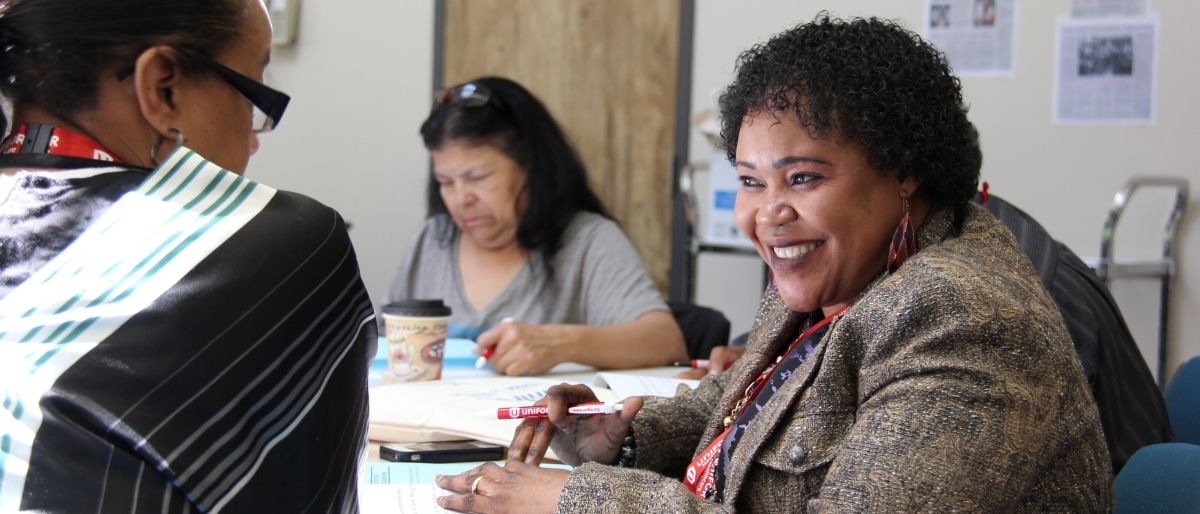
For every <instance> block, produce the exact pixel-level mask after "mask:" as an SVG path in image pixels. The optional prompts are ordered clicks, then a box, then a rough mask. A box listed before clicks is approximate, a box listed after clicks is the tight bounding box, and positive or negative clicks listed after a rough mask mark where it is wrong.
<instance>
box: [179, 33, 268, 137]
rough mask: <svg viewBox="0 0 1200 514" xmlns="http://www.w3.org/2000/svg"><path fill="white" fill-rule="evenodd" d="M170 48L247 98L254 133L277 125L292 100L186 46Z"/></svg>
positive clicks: (266, 130) (259, 132)
mask: <svg viewBox="0 0 1200 514" xmlns="http://www.w3.org/2000/svg"><path fill="white" fill-rule="evenodd" d="M172 48H174V49H175V50H176V51H178V52H179V53H181V54H184V55H186V56H187V57H188V58H189V59H192V60H194V61H197V62H199V63H200V64H203V65H205V66H208V68H209V69H211V70H212V71H213V72H215V73H216V74H217V75H218V76H220V77H221V78H222V79H225V82H227V83H229V85H230V86H231V87H233V89H235V90H237V92H238V93H241V94H242V96H244V97H246V99H247V100H250V103H252V104H254V107H255V109H254V116H253V118H252V119H251V125H250V128H251V130H253V131H254V132H255V133H256V134H261V133H263V132H270V131H272V130H274V129H275V127H278V126H279V120H280V119H282V118H283V111H284V110H286V109H287V106H288V102H290V101H291V100H292V97H290V96H288V95H287V94H286V93H284V92H282V91H279V90H276V89H272V88H271V87H269V86H267V85H266V84H263V83H261V82H259V81H257V80H254V79H252V78H250V77H247V76H245V75H242V74H241V73H238V72H236V71H234V70H232V69H230V68H229V67H227V66H225V65H224V64H221V63H219V62H217V61H215V60H213V59H212V58H210V57H208V56H206V55H204V54H201V53H200V52H196V51H194V50H188V49H186V48H179V47H172Z"/></svg>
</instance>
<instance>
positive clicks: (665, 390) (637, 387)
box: [594, 368, 700, 400]
mask: <svg viewBox="0 0 1200 514" xmlns="http://www.w3.org/2000/svg"><path fill="white" fill-rule="evenodd" d="M680 369H681V370H682V368H680ZM594 385H595V386H596V387H604V388H608V389H609V390H611V391H612V392H613V393H614V394H616V396H617V398H620V399H622V400H624V399H625V398H629V397H630V396H662V397H665V398H670V397H672V396H675V393H676V392H677V391H678V390H679V386H680V385H685V386H687V387H688V388H690V389H695V388H696V386H698V385H700V381H699V380H684V379H681V378H667V377H654V376H649V375H637V374H633V373H613V372H602V373H598V374H597V375H596V381H595V383H594Z"/></svg>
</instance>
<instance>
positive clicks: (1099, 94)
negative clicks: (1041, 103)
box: [1054, 14, 1159, 124]
mask: <svg viewBox="0 0 1200 514" xmlns="http://www.w3.org/2000/svg"><path fill="white" fill-rule="evenodd" d="M1158 25H1159V20H1158V15H1157V14H1152V15H1148V16H1142V17H1137V18H1097V19H1089V20H1078V19H1071V18H1066V17H1060V18H1059V19H1058V36H1057V39H1058V40H1057V42H1056V43H1055V50H1056V54H1057V55H1056V57H1055V60H1054V61H1055V66H1056V67H1057V69H1056V70H1055V74H1054V79H1055V86H1054V122H1055V123H1058V124H1104V123H1124V124H1135V123H1136V124H1152V123H1154V116H1155V105H1156V103H1157V98H1156V96H1157V92H1156V85H1155V82H1156V76H1157V74H1158V72H1157V68H1158Z"/></svg>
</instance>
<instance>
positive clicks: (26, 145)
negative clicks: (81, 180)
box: [0, 123, 123, 164]
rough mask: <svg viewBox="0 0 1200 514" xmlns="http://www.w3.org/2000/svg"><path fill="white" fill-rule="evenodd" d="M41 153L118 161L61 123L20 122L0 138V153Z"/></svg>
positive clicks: (105, 150) (109, 153) (96, 144)
mask: <svg viewBox="0 0 1200 514" xmlns="http://www.w3.org/2000/svg"><path fill="white" fill-rule="evenodd" d="M22 150H24V152H22ZM19 153H43V154H47V155H60V156H63V157H77V158H80V159H90V160H93V161H107V162H111V163H115V164H121V163H122V162H123V161H121V159H120V158H118V157H117V156H116V155H113V153H112V152H110V151H108V149H106V148H104V147H103V146H101V145H100V143H98V142H96V140H95V139H92V138H90V137H88V136H85V135H83V134H80V133H78V132H73V131H71V130H68V129H65V128H62V127H53V126H50V125H40V124H36V123H22V124H20V125H17V126H16V128H14V129H13V131H12V133H11V134H9V135H8V137H6V138H4V141H3V142H0V154H3V155H15V154H19Z"/></svg>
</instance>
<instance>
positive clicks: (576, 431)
mask: <svg viewBox="0 0 1200 514" xmlns="http://www.w3.org/2000/svg"><path fill="white" fill-rule="evenodd" d="M597 400H598V399H597V398H596V394H595V393H593V392H592V390H591V389H589V388H588V387H587V386H584V385H579V384H575V385H572V384H559V385H556V386H553V387H551V388H550V389H549V390H547V391H546V397H545V398H543V399H541V400H539V401H538V402H537V403H538V405H546V406H547V408H548V409H547V410H549V414H550V415H549V417H546V418H540V419H536V418H531V419H526V420H524V421H523V422H521V425H520V426H518V427H517V432H516V433H515V434H514V435H513V440H512V443H510V444H509V446H508V460H509V462H513V461H523V462H524V463H526V464H531V465H537V464H540V463H541V462H542V458H543V457H545V455H546V450H547V449H549V448H553V449H554V454H555V455H556V456H557V457H558V459H559V460H561V461H563V462H565V463H567V464H570V465H572V466H578V465H580V464H582V463H584V462H603V463H612V462H615V461H616V460H617V452H619V451H620V449H621V443H622V442H623V441H624V440H625V436H627V435H629V426H630V425H631V424H633V418H634V416H636V415H637V412H638V410H641V408H642V399H641V398H639V397H631V398H626V399H625V401H624V402H622V409H621V412H617V413H613V414H606V415H597V416H569V415H567V408H568V407H570V406H572V405H577V404H580V403H588V402H595V401H597Z"/></svg>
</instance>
